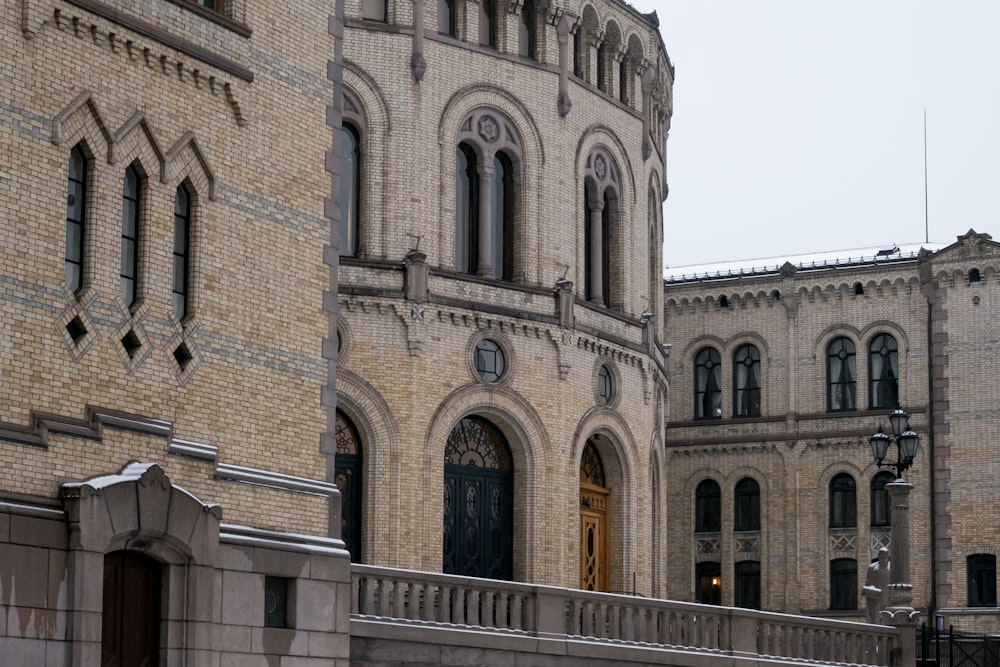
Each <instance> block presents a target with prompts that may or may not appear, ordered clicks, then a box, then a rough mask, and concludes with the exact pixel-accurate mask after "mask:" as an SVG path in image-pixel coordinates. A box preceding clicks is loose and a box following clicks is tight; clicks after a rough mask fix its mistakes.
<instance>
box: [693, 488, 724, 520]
mask: <svg viewBox="0 0 1000 667" xmlns="http://www.w3.org/2000/svg"><path fill="white" fill-rule="evenodd" d="M694 507H695V509H694V531H695V532H696V533H717V532H719V531H720V530H722V491H721V489H720V488H719V483H718V482H716V481H715V480H711V479H706V480H704V481H702V482H701V483H700V484H698V487H697V488H696V489H695V492H694Z"/></svg>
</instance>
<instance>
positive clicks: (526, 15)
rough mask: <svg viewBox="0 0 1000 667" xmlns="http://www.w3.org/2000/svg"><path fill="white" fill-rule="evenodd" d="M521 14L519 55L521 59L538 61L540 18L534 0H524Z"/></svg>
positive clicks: (519, 19)
mask: <svg viewBox="0 0 1000 667" xmlns="http://www.w3.org/2000/svg"><path fill="white" fill-rule="evenodd" d="M519 13H520V16H519V17H518V22H517V26H518V30H517V54H518V55H519V56H520V57H521V58H530V59H531V60H536V59H537V57H538V20H537V19H538V17H537V14H536V12H535V3H534V2H533V0H524V1H523V4H522V5H521V10H520V12H519ZM523 42H526V44H525V43H523Z"/></svg>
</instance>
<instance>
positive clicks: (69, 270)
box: [65, 262, 80, 291]
mask: <svg viewBox="0 0 1000 667" xmlns="http://www.w3.org/2000/svg"><path fill="white" fill-rule="evenodd" d="M65 273H66V284H67V285H69V288H70V289H71V290H74V291H76V290H77V289H78V288H79V287H80V265H79V264H73V263H71V262H66V264H65Z"/></svg>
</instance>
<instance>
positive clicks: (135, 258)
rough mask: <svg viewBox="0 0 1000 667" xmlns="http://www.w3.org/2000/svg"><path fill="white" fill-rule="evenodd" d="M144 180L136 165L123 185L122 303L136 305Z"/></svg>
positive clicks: (127, 173)
mask: <svg viewBox="0 0 1000 667" xmlns="http://www.w3.org/2000/svg"><path fill="white" fill-rule="evenodd" d="M141 186H142V179H141V178H140V176H139V172H138V170H137V169H136V168H135V166H134V165H129V166H128V167H127V168H126V169H125V179H124V182H123V183H122V248H121V269H120V271H119V274H120V278H119V285H120V287H121V294H122V301H124V302H125V305H126V306H127V307H129V308H131V307H132V306H133V305H135V301H136V297H137V294H138V285H139V205H140V201H139V199H140V189H141Z"/></svg>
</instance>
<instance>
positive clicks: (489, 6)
mask: <svg viewBox="0 0 1000 667" xmlns="http://www.w3.org/2000/svg"><path fill="white" fill-rule="evenodd" d="M479 45H480V46H488V47H490V48H491V49H495V48H496V47H497V22H496V0H479Z"/></svg>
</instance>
